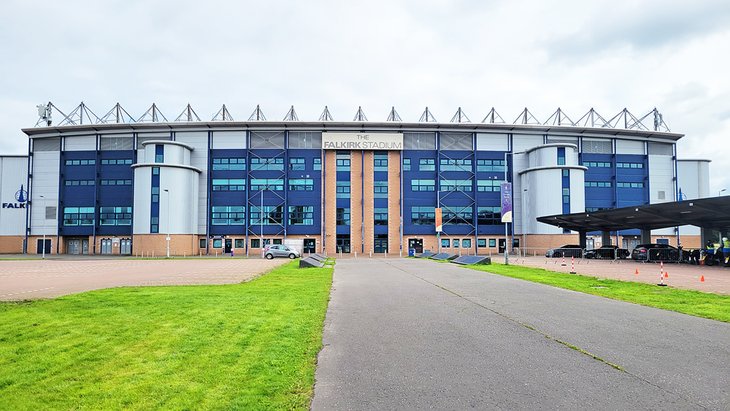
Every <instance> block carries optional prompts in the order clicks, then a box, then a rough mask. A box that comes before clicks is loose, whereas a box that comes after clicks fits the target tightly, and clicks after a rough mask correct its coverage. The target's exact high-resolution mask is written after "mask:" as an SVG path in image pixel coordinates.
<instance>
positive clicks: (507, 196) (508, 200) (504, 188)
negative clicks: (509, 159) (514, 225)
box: [500, 182, 512, 223]
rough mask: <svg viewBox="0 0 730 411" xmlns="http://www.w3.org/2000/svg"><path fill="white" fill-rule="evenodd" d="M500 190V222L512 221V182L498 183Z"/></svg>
mask: <svg viewBox="0 0 730 411" xmlns="http://www.w3.org/2000/svg"><path fill="white" fill-rule="evenodd" d="M500 189H501V192H502V222H503V223H511V222H512V183H507V182H505V183H502V184H501V185H500Z"/></svg>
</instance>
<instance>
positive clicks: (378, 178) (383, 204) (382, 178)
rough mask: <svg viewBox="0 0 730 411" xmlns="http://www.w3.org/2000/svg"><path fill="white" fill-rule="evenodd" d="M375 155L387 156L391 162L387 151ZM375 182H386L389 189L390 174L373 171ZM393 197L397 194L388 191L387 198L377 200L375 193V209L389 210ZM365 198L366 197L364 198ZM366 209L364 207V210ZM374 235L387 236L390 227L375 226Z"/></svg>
mask: <svg viewBox="0 0 730 411" xmlns="http://www.w3.org/2000/svg"><path fill="white" fill-rule="evenodd" d="M375 154H381V155H382V154H385V156H386V158H387V159H388V161H390V157H388V152H387V151H376V152H375ZM374 158H375V156H373V161H375V160H374ZM373 167H375V166H373ZM373 181H374V182H376V184H375V185H377V183H378V182H380V183H383V182H385V186H386V187H387V183H388V172H387V171H373ZM398 194H400V193H398ZM392 195H396V193H391V192H390V190H388V194H387V195H386V196H385V198H375V194H374V193H373V207H374V208H385V209H387V208H388V197H390V196H392ZM363 198H365V196H363ZM364 209H365V208H364V207H363V210H364ZM365 218H369V219H371V220H372V219H373V218H374V216H373V215H369V216H365ZM373 233H374V234H375V235H382V234H385V235H387V234H388V226H387V225H374V226H373Z"/></svg>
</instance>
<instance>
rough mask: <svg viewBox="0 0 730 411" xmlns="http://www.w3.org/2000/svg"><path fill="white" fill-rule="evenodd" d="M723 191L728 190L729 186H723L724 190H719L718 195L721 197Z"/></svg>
mask: <svg viewBox="0 0 730 411" xmlns="http://www.w3.org/2000/svg"><path fill="white" fill-rule="evenodd" d="M723 191H727V188H723V189H722V190H720V191H718V192H717V196H718V197H720V196H721V195H722V192H723Z"/></svg>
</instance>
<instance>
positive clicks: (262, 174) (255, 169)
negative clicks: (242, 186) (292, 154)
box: [246, 149, 287, 236]
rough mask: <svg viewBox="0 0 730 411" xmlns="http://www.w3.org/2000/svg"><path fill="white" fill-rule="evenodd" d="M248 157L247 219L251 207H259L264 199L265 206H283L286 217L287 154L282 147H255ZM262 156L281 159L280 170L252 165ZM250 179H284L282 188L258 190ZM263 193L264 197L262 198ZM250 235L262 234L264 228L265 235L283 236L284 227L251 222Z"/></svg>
mask: <svg viewBox="0 0 730 411" xmlns="http://www.w3.org/2000/svg"><path fill="white" fill-rule="evenodd" d="M248 154H249V156H248V158H249V164H247V176H248V177H249V180H248V181H246V186H247V192H248V204H247V207H246V221H249V222H250V220H251V209H253V208H254V207H256V208H258V207H260V206H261V203H262V200H263V205H264V206H272V207H273V206H282V210H281V215H282V219H285V218H286V211H285V210H284V208H286V204H285V199H286V193H285V191H284V190H286V189H287V187H286V185H287V182H286V178H284V177H285V173H286V167H287V164H286V155H285V151H283V150H282V149H253V150H248ZM262 158H275V159H281V169H280V170H262V169H260V168H264V166H261V165H255V166H251V163H252V162H254V161H258V160H257V159H262ZM250 179H281V180H282V186H283V187H282V188H283V189H282V190H271V189H267V190H256V189H254V187H252V185H251V181H250ZM262 195H263V198H262ZM284 224H286V221H284ZM248 229H249V235H259V234H261V233H260V231H261V230H262V229H263V235H265V236H283V235H284V232H283V227H282V226H281V225H275V224H270V225H263V227H262V226H261V225H258V224H249V225H248Z"/></svg>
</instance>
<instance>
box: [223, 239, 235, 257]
mask: <svg viewBox="0 0 730 411" xmlns="http://www.w3.org/2000/svg"><path fill="white" fill-rule="evenodd" d="M232 249H233V240H232V239H230V238H226V242H225V246H224V247H223V252H224V253H226V254H230V252H231V250H232Z"/></svg>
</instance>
